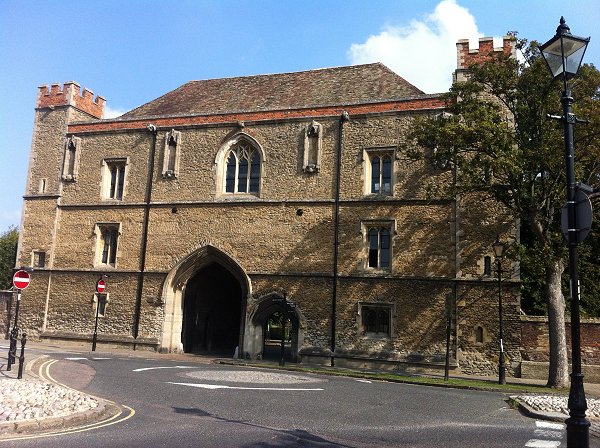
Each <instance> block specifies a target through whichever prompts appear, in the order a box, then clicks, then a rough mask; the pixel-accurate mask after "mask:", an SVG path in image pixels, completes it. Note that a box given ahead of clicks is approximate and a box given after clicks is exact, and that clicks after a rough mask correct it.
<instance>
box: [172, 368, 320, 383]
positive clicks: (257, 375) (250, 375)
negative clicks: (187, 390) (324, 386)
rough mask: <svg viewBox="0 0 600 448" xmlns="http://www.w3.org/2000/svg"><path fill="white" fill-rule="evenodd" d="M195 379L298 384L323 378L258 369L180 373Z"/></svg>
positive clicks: (315, 381) (318, 381) (317, 381)
mask: <svg viewBox="0 0 600 448" xmlns="http://www.w3.org/2000/svg"><path fill="white" fill-rule="evenodd" d="M182 375H183V376H187V377H190V378H194V379H197V380H208V381H211V380H212V381H225V382H231V383H250V384H256V383H259V384H300V383H320V382H323V381H325V380H323V379H321V378H315V377H308V376H304V375H295V374H291V373H275V372H262V371H258V370H230V371H226V372H224V371H223V370H197V371H194V372H185V373H184V374H182Z"/></svg>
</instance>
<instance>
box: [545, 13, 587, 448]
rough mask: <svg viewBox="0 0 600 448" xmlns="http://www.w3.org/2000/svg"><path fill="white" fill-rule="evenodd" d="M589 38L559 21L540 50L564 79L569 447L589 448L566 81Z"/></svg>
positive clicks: (575, 69) (554, 73) (570, 109)
mask: <svg viewBox="0 0 600 448" xmlns="http://www.w3.org/2000/svg"><path fill="white" fill-rule="evenodd" d="M589 41H590V38H589V37H588V38H582V37H576V36H573V35H572V34H571V30H570V29H569V27H568V26H567V24H566V23H565V19H564V18H563V17H561V18H560V25H559V26H558V28H557V29H556V35H555V36H554V37H553V38H552V39H550V40H549V41H548V42H546V43H545V44H544V45H542V46H541V47H540V50H541V52H542V56H543V57H544V60H545V61H546V64H547V65H548V68H549V69H550V72H551V73H552V77H553V78H554V79H562V82H563V92H562V96H561V103H562V106H563V116H562V117H559V119H560V120H561V121H562V122H563V126H564V139H565V164H566V180H567V218H568V244H569V275H570V277H571V360H572V361H571V362H572V373H571V388H570V391H569V416H570V417H569V418H568V419H567V420H566V424H567V447H570V448H573V447H588V446H589V427H590V422H589V421H588V420H586V418H585V411H586V409H587V404H586V401H585V392H584V390H583V374H582V373H581V346H580V333H579V327H580V323H579V277H578V273H577V264H578V253H577V244H578V243H579V238H580V235H579V230H580V229H579V228H578V224H577V210H576V199H575V195H576V193H577V185H576V181H575V165H574V147H573V125H574V124H575V123H577V122H578V121H579V120H578V119H577V118H576V117H575V114H573V96H572V95H571V91H570V90H569V87H568V85H567V81H568V80H569V79H571V78H573V77H574V76H575V75H577V72H578V71H579V66H580V65H581V61H582V60H583V55H584V54H585V50H586V48H587V45H588V43H589Z"/></svg>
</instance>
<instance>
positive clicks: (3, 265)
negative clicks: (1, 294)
mask: <svg viewBox="0 0 600 448" xmlns="http://www.w3.org/2000/svg"><path fill="white" fill-rule="evenodd" d="M18 240H19V232H18V231H17V229H16V228H15V227H11V228H9V229H8V230H7V231H6V232H4V233H3V234H2V235H0V289H9V288H10V287H11V286H12V275H13V268H14V267H15V256H16V254H17V241H18Z"/></svg>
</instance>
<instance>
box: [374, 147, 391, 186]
mask: <svg viewBox="0 0 600 448" xmlns="http://www.w3.org/2000/svg"><path fill="white" fill-rule="evenodd" d="M370 159H371V190H370V193H371V194H382V195H391V194H392V155H391V154H386V153H375V154H371V155H370Z"/></svg>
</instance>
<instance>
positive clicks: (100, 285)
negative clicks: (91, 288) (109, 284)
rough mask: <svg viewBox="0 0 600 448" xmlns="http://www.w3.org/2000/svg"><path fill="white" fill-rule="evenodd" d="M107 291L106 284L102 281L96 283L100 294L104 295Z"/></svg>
mask: <svg viewBox="0 0 600 448" xmlns="http://www.w3.org/2000/svg"><path fill="white" fill-rule="evenodd" d="M105 290H106V282H105V281H104V280H102V279H100V280H98V281H97V282H96V291H97V292H98V294H102V293H103V292H104V291H105Z"/></svg>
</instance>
